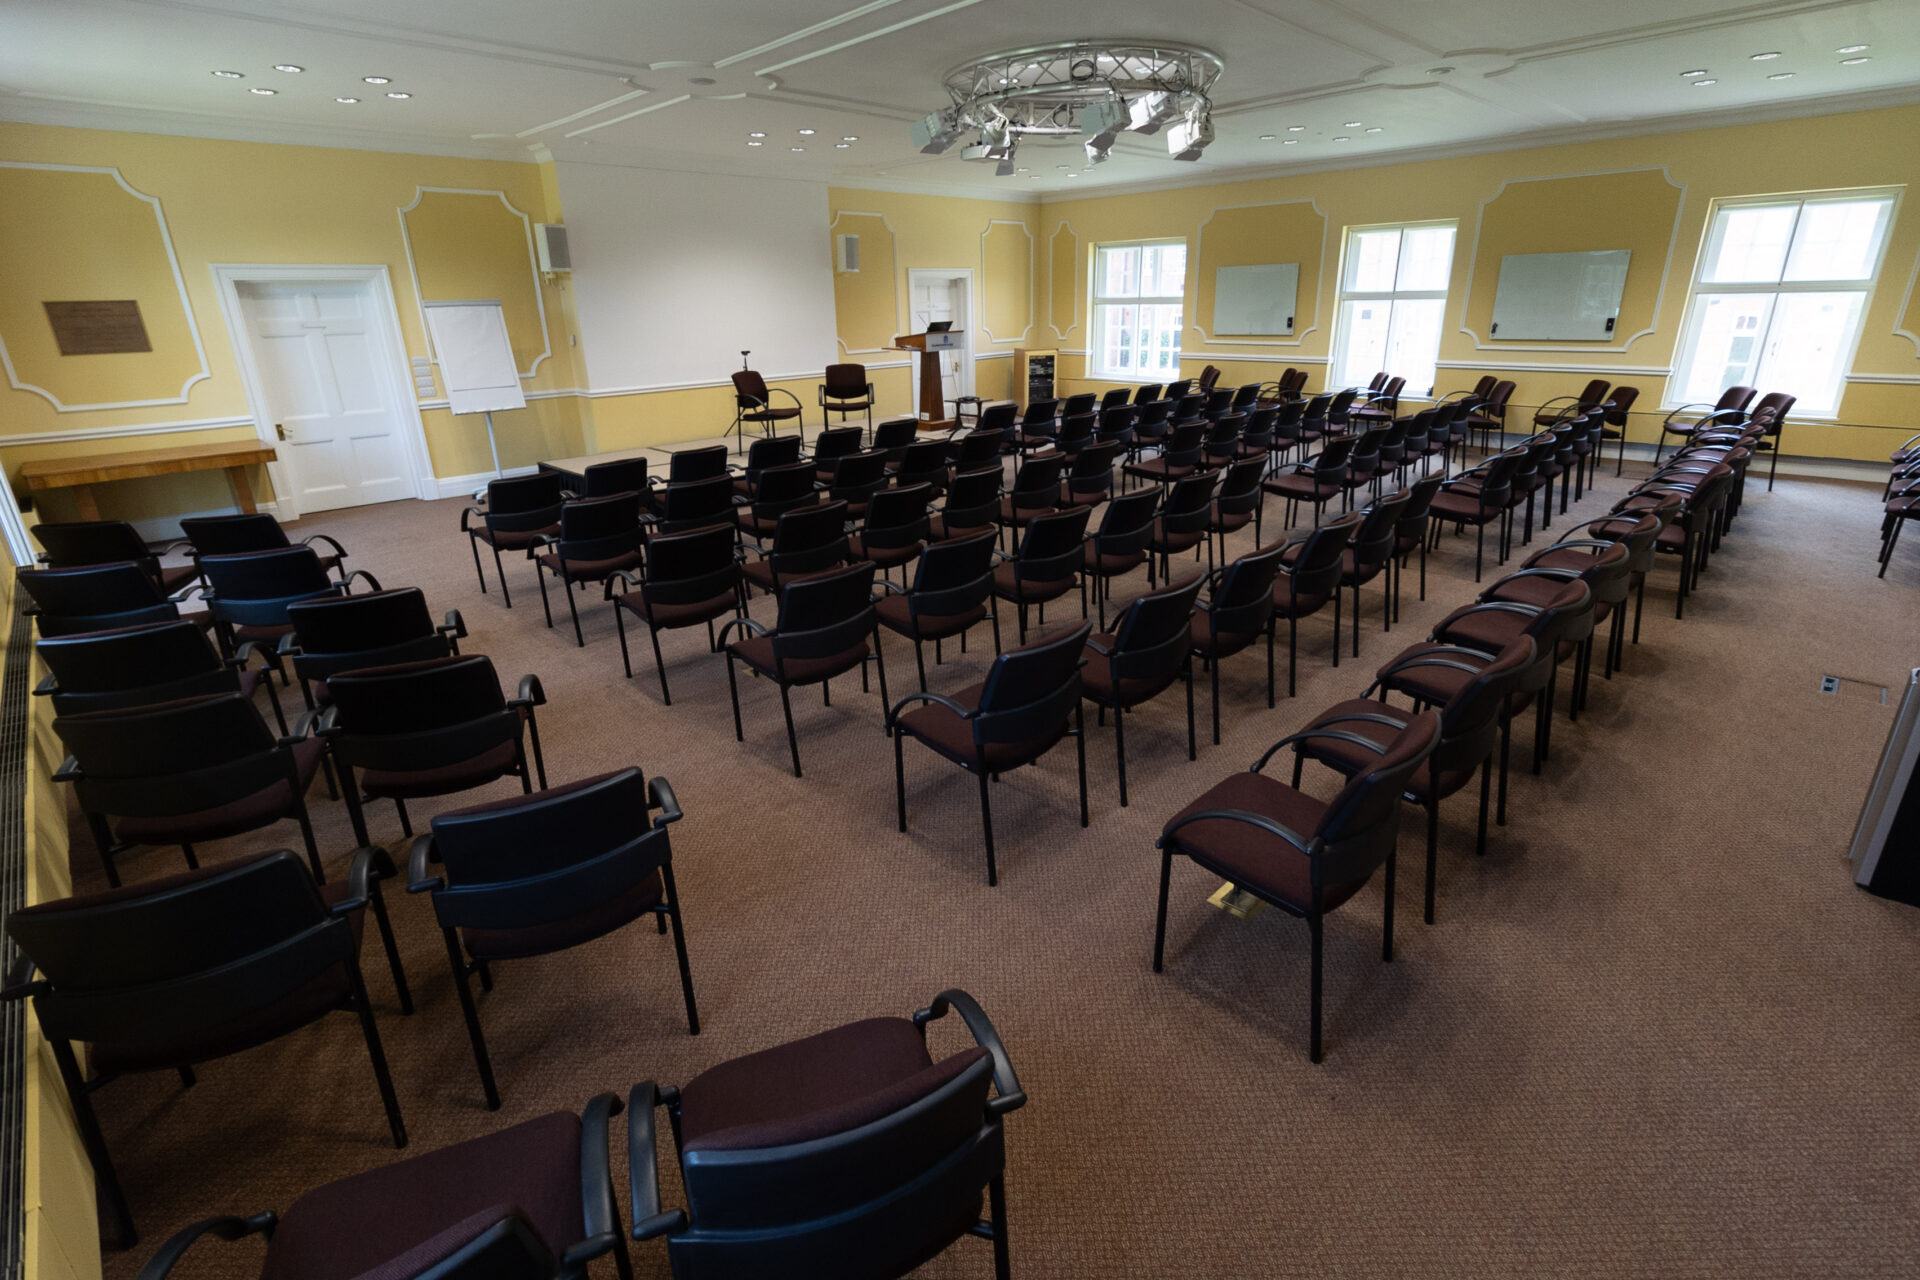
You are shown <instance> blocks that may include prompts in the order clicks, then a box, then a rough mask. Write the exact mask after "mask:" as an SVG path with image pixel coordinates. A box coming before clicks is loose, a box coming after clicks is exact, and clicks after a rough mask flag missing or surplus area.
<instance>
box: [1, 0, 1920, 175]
mask: <svg viewBox="0 0 1920 1280" xmlns="http://www.w3.org/2000/svg"><path fill="white" fill-rule="evenodd" d="M848 3H849V0H671V2H663V0H646V2H645V3H643V4H634V3H632V2H631V0H559V2H557V3H556V2H554V0H548V2H547V3H544V4H540V3H528V2H527V0H305V2H304V3H285V4H273V3H261V2H260V0H0V119H15V120H27V121H35V122H40V123H52V124H73V125H84V126H90V127H98V128H119V129H134V130H143V131H147V132H159V133H178V134H188V135H194V136H207V137H231V138H249V139H259V140H265V141H278V142H296V143H310V144H320V145H334V146H349V147H371V148H377V149H381V150H394V151H420V152H426V153H433V154H454V155H480V156H493V157H499V158H508V159H522V160H524V159H529V158H542V159H544V158H545V157H546V156H547V155H548V154H549V153H551V155H553V156H554V157H556V158H559V159H571V160H581V161H590V162H596V163H608V164H623V165H644V166H649V167H656V168H665V169H679V170H693V171H701V172H717V173H731V174H744V175H749V176H766V177H770V178H807V179H828V180H832V181H838V182H846V183H853V184H862V185H873V186H898V187H901V188H904V189H909V190H912V189H925V190H930V191H936V190H946V191H955V192H963V193H970V194H978V195H986V194H1005V195H1008V196H1011V197H1015V198H1022V199H1031V198H1036V197H1037V196H1038V195H1040V194H1048V195H1052V194H1057V193H1064V192H1071V191H1075V190H1079V189H1092V188H1099V187H1111V186H1113V185H1126V186H1139V185H1144V184H1151V183H1160V182H1167V181H1180V180H1186V181H1194V180H1211V179H1217V178H1218V177H1219V176H1220V175H1221V174H1222V173H1224V172H1226V171H1229V170H1282V169H1285V168H1288V167H1295V166H1298V167H1302V168H1326V167H1333V166H1336V165H1344V164H1355V163H1367V162H1369V161H1372V160H1377V159H1383V158H1386V157H1389V156H1391V157H1393V158H1396V159H1407V158H1414V157H1417V156H1418V155H1421V154H1433V153H1435V152H1437V151H1444V150H1458V149H1484V148H1485V147H1487V146H1490V145H1498V144H1499V143H1500V142H1501V141H1502V140H1517V139H1519V138H1520V137H1521V136H1523V135H1536V136H1539V137H1542V138H1545V137H1556V138H1558V137H1567V138H1572V137H1579V136H1584V135H1595V136H1598V135H1604V134H1607V133H1620V132H1632V131H1635V130H1637V129H1647V130H1653V129H1660V128H1669V127H1673V126H1674V125H1675V124H1676V123H1688V122H1692V123H1712V122H1719V121H1728V120H1736V119H1741V118H1760V117H1768V116H1779V115H1805V114H1815V113H1818V112H1822V111H1835V110H1842V109H1847V108H1851V107H1857V106H1865V105H1874V104H1879V103H1891V102H1900V101H1920V0H1854V2H1851V3H1845V2H1833V0H1824V2H1823V0H1799V2H1793V0H1787V2H1781V3H1771V4H1767V3H1761V4H1750V5H1744V6H1740V7H1730V6H1728V5H1726V4H1724V3H1715V0H1613V3H1611V4H1606V5H1598V4H1594V3H1592V0H1528V2H1527V3H1518V2H1517V0H1178V2H1177V3H1176V2H1174V0H1103V2H1102V3H1101V4H1100V5H1099V6H1098V13H1099V19H1098V27H1097V28H1095V27H1090V26H1089V25H1088V20H1087V18H1086V17H1085V16H1084V15H1086V14H1088V13H1089V12H1092V11H1093V6H1091V5H1087V4H1084V3H1076V4H1073V5H1067V4H1063V3H1059V2H1058V0H1053V2H1051V3H1049V2H1048V0H1025V2H1024V3H1023V2H1021V0H869V2H868V3H864V4H860V5H858V6H857V7H851V8H849V7H848ZM1091 38H1111V39H1142V38H1159V39H1164V40H1178V41H1181V42H1184V43H1188V44H1194V45H1199V46H1201V47H1204V48H1208V49H1211V50H1213V51H1215V52H1217V53H1218V54H1220V55H1221V57H1222V58H1223V59H1224V60H1225V63H1226V72H1225V74H1224V75H1223V76H1222V77H1221V80H1220V82H1219V84H1218V85H1217V86H1216V87H1215V90H1214V94H1213V98H1214V127H1215V130H1216V133H1217V135H1218V136H1217V141H1216V142H1215V143H1214V144H1213V145H1212V146H1211V147H1209V148H1208V149H1207V152H1206V154H1205V156H1204V158H1203V159H1201V160H1200V161H1198V162H1196V163H1191V164H1183V163H1180V162H1176V161H1173V160H1170V159H1168V157H1167V155H1166V151H1165V144H1164V141H1163V140H1162V139H1161V138H1153V137H1140V136H1137V135H1129V134H1123V135H1122V136H1121V140H1120V143H1119V145H1117V146H1116V147H1115V148H1114V150H1113V159H1112V160H1111V161H1110V162H1109V163H1107V164H1105V165H1102V166H1100V167H1099V168H1096V169H1093V170H1085V164H1084V158H1083V155H1082V152H1081V148H1080V147H1079V145H1078V144H1077V143H1071V142H1069V143H1050V144H1049V143H1040V142H1035V141H1029V142H1028V143H1026V144H1025V145H1024V146H1023V147H1022V149H1021V152H1020V156H1019V163H1020V164H1022V165H1024V166H1027V167H1028V169H1029V170H1030V172H1029V173H1022V174H1018V175H1015V176H1014V177H1010V178H996V177H994V176H993V172H992V167H991V166H989V165H976V164H969V163H967V162H965V161H963V160H961V159H960V158H959V156H958V153H957V149H956V151H953V152H949V153H948V154H946V155H944V156H923V155H920V154H919V153H918V152H916V151H915V150H914V149H913V147H912V145H911V144H910V143H909V141H908V138H907V127H908V123H909V122H910V121H912V120H914V119H916V118H918V117H920V116H922V115H924V114H926V113H927V112H928V111H930V110H932V109H934V108H936V107H939V106H942V105H944V104H945V102H946V97H945V93H944V91H943V90H942V89H941V87H940V79H941V76H942V74H943V73H944V72H946V71H947V70H948V69H949V68H950V67H952V66H954V65H955V64H957V63H960V62H964V61H968V60H970V59H972V58H973V57H975V56H977V55H981V54H986V53H991V52H994V51H996V50H1003V49H1013V48H1018V47H1021V46H1024V45H1032V44H1046V43H1052V42H1058V41H1062V40H1070V39H1091ZM1856 44H1864V45H1867V46H1869V48H1868V49H1867V50H1866V51H1865V53H1864V54H1861V55H1854V56H1864V57H1866V58H1867V59H1868V61H1866V62H1864V63H1861V64H1859V65H1856V66H1842V65H1840V59H1841V57H1842V56H1844V55H1842V54H1840V53H1838V52H1836V50H1838V49H1840V48H1841V47H1842V46H1846V45H1856ZM1768 52H1778V53H1779V54H1780V56H1779V57H1778V58H1773V59H1769V60H1766V61H1753V60H1752V57H1751V56H1752V55H1753V54H1756V53H1768ZM276 63H290V64H295V65H299V66H302V67H304V68H306V70H305V71H303V72H301V73H298V74H291V73H285V72H279V71H276V70H274V64H276ZM1437 67H1451V68H1453V70H1452V71H1451V72H1449V73H1447V74H1444V75H1438V74H1434V72H1433V69H1434V68H1437ZM1697 68H1704V69H1706V70H1707V71H1708V72H1709V78H1711V79H1713V80H1715V81H1717V83H1715V84H1711V85H1707V86H1704V87H1699V86H1696V85H1695V84H1693V83H1692V82H1690V81H1688V80H1686V79H1683V78H1682V77H1681V76H1680V74H1679V73H1680V72H1682V71H1687V70H1692V69H1697ZM215 70H231V71H239V72H242V73H244V75H245V78H244V79H240V80H232V79H223V78H220V77H216V76H214V75H213V74H211V73H212V72H213V71H215ZM1785 72H1791V73H1792V78H1791V79H1786V80H1769V79H1768V78H1767V77H1768V76H1769V75H1772V74H1780V73H1785ZM368 75H383V76H388V77H390V78H391V80H392V83H391V84H388V85H382V86H375V85H369V84H366V83H364V82H363V80H362V77H364V76H368ZM696 78H697V79H703V80H709V81H712V83H711V84H708V85H695V84H692V83H691V81H693V80H694V79H696ZM252 89H273V90H276V91H277V92H276V93H275V94H273V95H272V96H266V95H260V94H254V93H251V92H249V91H250V90H252ZM390 91H399V92H406V93H411V94H412V95H413V96H412V97H411V98H409V99H406V100H404V101H400V100H393V99H389V98H388V97H386V96H385V95H386V94H387V93H388V92H390ZM339 97H357V98H359V99H360V101H359V102H358V103H355V104H351V105H345V104H341V103H338V102H336V101H335V99H336V98H339ZM1349 121H1360V122H1361V123H1360V125H1359V126H1358V127H1349V126H1348V122H1349ZM1291 126H1302V127H1301V128H1300V129H1299V130H1298V131H1294V132H1290V131H1289V129H1290V127H1291ZM1368 128H1377V129H1379V130H1380V132H1378V133H1367V132H1366V131H1365V130H1366V129H1368ZM802 129H813V130H815V132H814V133H813V134H812V135H810V136H802V135H801V134H800V133H799V132H798V131H799V130H802ZM756 130H757V131H760V132H763V133H765V134H766V135H767V136H766V138H765V140H764V145H762V146H760V147H757V148H749V147H748V146H747V145H746V143H747V142H748V140H749V139H748V134H749V132H751V131H756ZM1262 134H1273V135H1276V137H1275V138H1274V140H1272V141H1263V140H1261V135H1262ZM846 136H852V137H855V138H857V139H858V141H857V142H852V143H849V144H848V145H847V146H846V147H844V148H837V147H836V146H835V145H834V144H835V143H837V142H839V141H840V140H841V139H842V138H843V137H846ZM1340 137H1344V138H1346V139H1347V140H1346V141H1336V140H1335V139H1336V138H1340ZM1285 139H1293V140H1294V141H1293V142H1292V143H1291V144H1288V143H1287V142H1285V141H1284V140H1285ZM1917 145H1920V144H1917ZM794 147H804V150H802V151H794V150H792V149H791V148H794ZM1409 153H1411V154H1409ZM1083 170H1084V171H1083Z"/></svg>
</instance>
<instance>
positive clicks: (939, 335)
mask: <svg viewBox="0 0 1920 1280" xmlns="http://www.w3.org/2000/svg"><path fill="white" fill-rule="evenodd" d="M960 334H961V330H958V329H929V330H928V331H927V332H925V333H902V334H896V335H895V336H894V339H893V347H892V349H893V350H895V351H918V352H919V353H920V429H921V430H922V431H951V430H953V427H954V419H952V418H949V417H948V416H947V393H946V388H944V387H942V386H941V385H940V353H941V352H942V351H958V350H960V347H961V342H960Z"/></svg>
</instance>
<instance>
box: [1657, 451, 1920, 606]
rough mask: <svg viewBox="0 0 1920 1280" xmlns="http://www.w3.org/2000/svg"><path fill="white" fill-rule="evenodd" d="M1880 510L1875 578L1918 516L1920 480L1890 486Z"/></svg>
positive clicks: (1881, 572) (1891, 559) (1880, 575)
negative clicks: (1877, 570) (1902, 533)
mask: <svg viewBox="0 0 1920 1280" xmlns="http://www.w3.org/2000/svg"><path fill="white" fill-rule="evenodd" d="M1880 510H1881V513H1882V514H1881V519H1880V557H1879V558H1880V572H1879V573H1877V574H1875V575H1874V576H1875V577H1876V578H1884V577H1886V576H1887V566H1888V565H1889V564H1892V563H1893V549H1894V548H1895V547H1897V546H1899V545H1900V530H1901V529H1902V528H1903V527H1904V526H1905V525H1906V523H1907V521H1909V520H1913V519H1916V518H1920V480H1905V481H1903V482H1901V483H1899V484H1895V485H1892V486H1890V487H1889V488H1888V490H1887V493H1886V495H1885V497H1884V498H1883V499H1882V501H1881V504H1880ZM1637 616H1638V614H1637V611H1636V617H1637Z"/></svg>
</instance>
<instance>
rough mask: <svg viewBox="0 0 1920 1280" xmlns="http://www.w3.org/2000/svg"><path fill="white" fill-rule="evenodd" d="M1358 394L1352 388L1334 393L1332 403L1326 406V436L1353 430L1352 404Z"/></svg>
mask: <svg viewBox="0 0 1920 1280" xmlns="http://www.w3.org/2000/svg"><path fill="white" fill-rule="evenodd" d="M1359 394H1360V393H1359V392H1358V391H1355V390H1354V389H1353V388H1352V387H1348V388H1347V389H1346V390H1345V391H1336V392H1335V393H1334V396H1333V402H1332V403H1331V404H1329V405H1328V406H1327V421H1326V426H1325V430H1326V433H1327V434H1328V435H1340V434H1343V433H1345V432H1348V431H1351V430H1352V429H1353V402H1354V399H1355V397H1357V396H1358V395H1359Z"/></svg>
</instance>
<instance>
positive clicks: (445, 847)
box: [433, 768, 673, 929]
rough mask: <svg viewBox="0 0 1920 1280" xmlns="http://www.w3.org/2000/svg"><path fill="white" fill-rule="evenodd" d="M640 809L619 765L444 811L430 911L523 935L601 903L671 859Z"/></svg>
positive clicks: (636, 789)
mask: <svg viewBox="0 0 1920 1280" xmlns="http://www.w3.org/2000/svg"><path fill="white" fill-rule="evenodd" d="M646 812H647V782H646V778H645V776H644V775H642V774H641V772H640V770H638V769H635V768H626V769H621V770H618V771H616V772H613V773H605V774H601V775H599V776H597V777H592V778H585V779H582V780H581V781H579V782H570V783H567V784H566V785H564V786H559V787H554V788H551V789H550V790H546V791H536V792H534V793H533V794H532V795H524V796H514V797H512V798H511V799H507V800H497V801H494V802H492V803H490V804H481V805H474V806H472V807H470V808H465V809H458V810H455V811H454V812H452V813H443V814H441V815H439V816H438V817H436V818H435V819H434V820H433V848H434V852H435V853H437V854H438V855H439V857H440V862H441V865H442V866H443V867H445V869H446V881H447V883H446V885H445V887H443V888H440V889H437V890H435V891H434V895H433V910H434V914H435V916H437V917H438V919H439V922H440V924H441V925H442V926H443V927H446V928H462V929H526V928H533V927H537V926H539V925H545V924H552V923H554V922H555V921H559V920H566V919H569V918H571V917H575V916H579V915H582V914H584V913H586V912H588V911H591V910H592V909H593V908H595V907H599V906H603V905H605V904H606V902H607V901H608V900H609V899H612V898H617V897H619V896H620V895H621V894H623V893H627V892H630V891H631V890H634V889H636V888H638V887H639V886H640V885H641V884H642V883H643V882H645V881H646V880H647V879H648V878H650V877H651V876H652V875H653V874H654V873H655V872H656V871H657V870H658V869H659V868H660V866H661V865H662V864H663V863H665V862H667V861H668V860H669V859H670V858H671V857H672V856H673V855H672V847H671V845H670V844H669V842H668V835H667V831H666V829H665V828H664V827H663V828H660V829H658V830H656V829H654V828H652V827H650V826H649V825H648V823H647V821H646V818H645V815H646Z"/></svg>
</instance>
